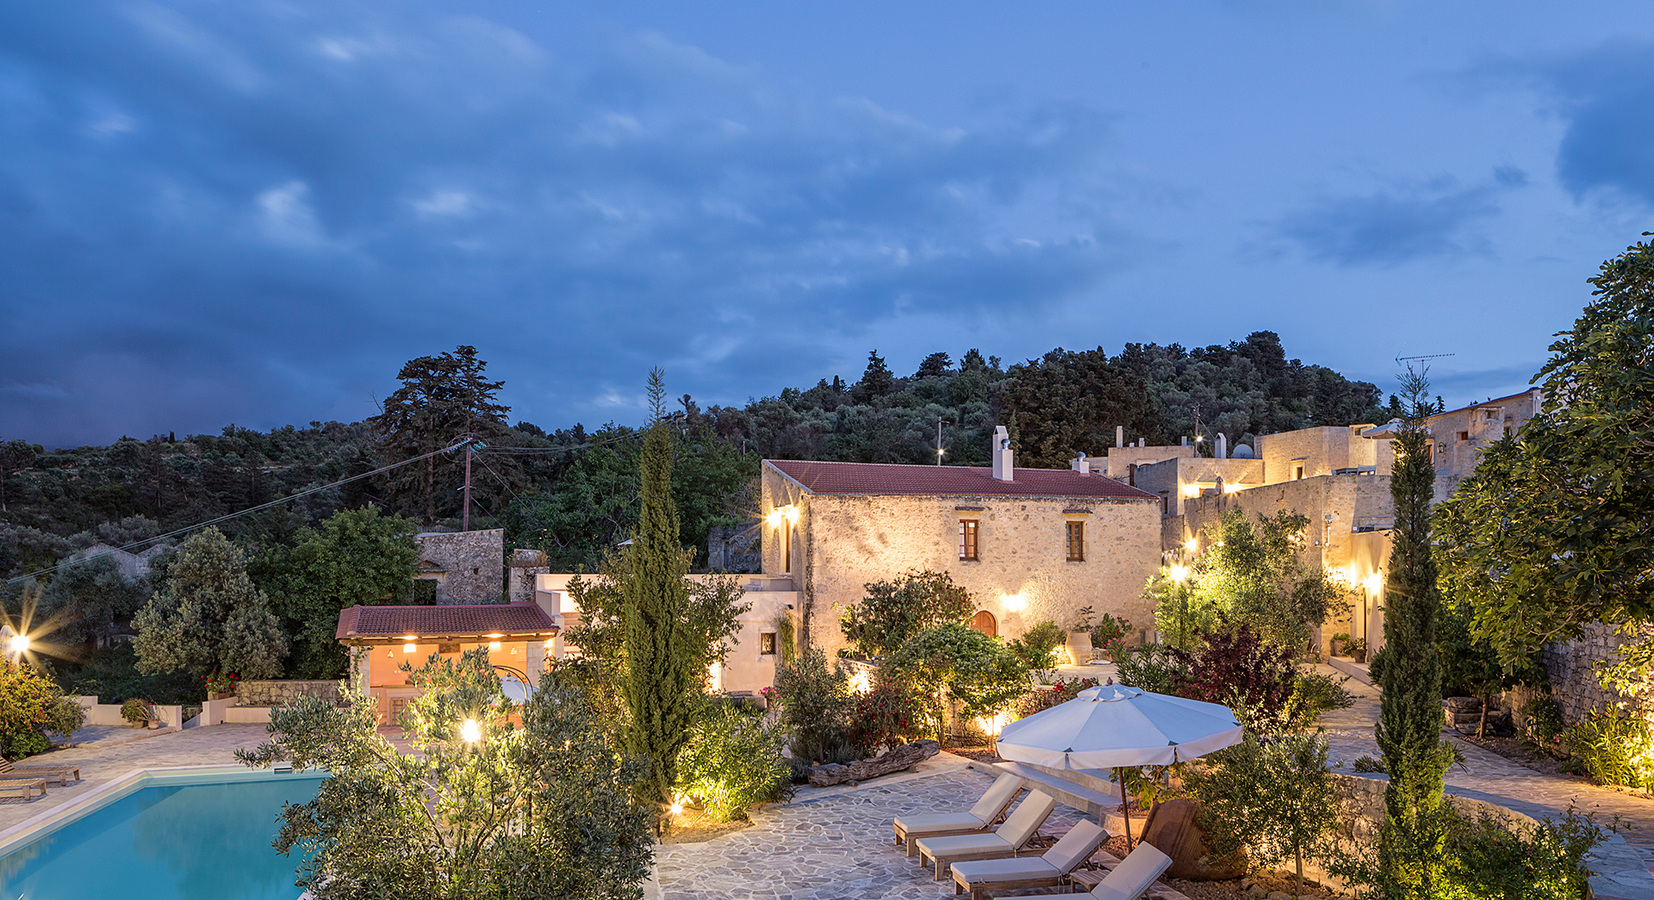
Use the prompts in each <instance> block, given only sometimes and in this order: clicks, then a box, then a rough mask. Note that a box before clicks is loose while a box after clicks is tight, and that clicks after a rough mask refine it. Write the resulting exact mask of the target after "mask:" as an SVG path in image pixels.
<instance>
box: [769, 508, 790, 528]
mask: <svg viewBox="0 0 1654 900" xmlns="http://www.w3.org/2000/svg"><path fill="white" fill-rule="evenodd" d="M785 518H786V513H783V512H782V511H781V510H779V509H772V510H770V511H769V515H766V516H764V521H765V522H767V523H769V526H770V527H771V528H780V527H781V522H782V520H783V519H785Z"/></svg>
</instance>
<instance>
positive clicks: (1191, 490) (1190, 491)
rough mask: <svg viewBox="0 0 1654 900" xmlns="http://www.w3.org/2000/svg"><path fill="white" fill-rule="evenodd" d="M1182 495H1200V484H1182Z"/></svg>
mask: <svg viewBox="0 0 1654 900" xmlns="http://www.w3.org/2000/svg"><path fill="white" fill-rule="evenodd" d="M1183 496H1185V497H1199V496H1200V485H1198V484H1186V485H1184V486H1183Z"/></svg>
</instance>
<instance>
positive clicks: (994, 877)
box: [953, 819, 1108, 900]
mask: <svg viewBox="0 0 1654 900" xmlns="http://www.w3.org/2000/svg"><path fill="white" fill-rule="evenodd" d="M1107 839H1108V832H1106V831H1104V830H1103V826H1101V825H1098V824H1097V823H1096V822H1092V821H1089V820H1086V819H1081V820H1080V822H1079V824H1077V825H1075V826H1074V827H1073V828H1070V829H1068V833H1067V834H1065V835H1063V838H1062V840H1060V841H1058V842H1057V843H1056V844H1055V845H1054V846H1052V848H1051V849H1049V850H1047V851H1045V853H1044V855H1041V856H1018V857H1015V858H1012V859H978V860H971V861H968V862H956V863H954V864H953V892H954V893H955V894H962V893H965V892H966V891H969V892H970V895H971V900H982V894H983V893H984V892H986V891H995V892H998V891H1009V890H1018V889H1022V888H1042V887H1056V886H1058V885H1061V884H1062V883H1063V881H1064V880H1066V879H1067V878H1068V874H1069V873H1070V872H1072V871H1074V869H1075V868H1077V867H1078V866H1079V864H1080V863H1083V862H1085V861H1086V860H1087V859H1090V858H1091V854H1093V853H1096V852H1097V848H1098V847H1101V846H1102V845H1103V841H1105V840H1107Z"/></svg>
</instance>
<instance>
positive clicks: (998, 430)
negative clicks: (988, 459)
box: [994, 425, 1016, 481]
mask: <svg viewBox="0 0 1654 900" xmlns="http://www.w3.org/2000/svg"><path fill="white" fill-rule="evenodd" d="M994 480H995V481H1014V480H1016V470H1015V466H1014V464H1013V463H1012V461H1011V433H1010V432H1009V431H1006V430H1005V426H1004V425H996V426H994Z"/></svg>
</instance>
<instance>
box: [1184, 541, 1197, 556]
mask: <svg viewBox="0 0 1654 900" xmlns="http://www.w3.org/2000/svg"><path fill="white" fill-rule="evenodd" d="M1183 549H1185V550H1187V551H1189V552H1190V553H1193V552H1195V551H1196V550H1199V549H1200V541H1199V540H1198V539H1197V538H1189V539H1188V540H1186V541H1184V542H1183Z"/></svg>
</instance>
